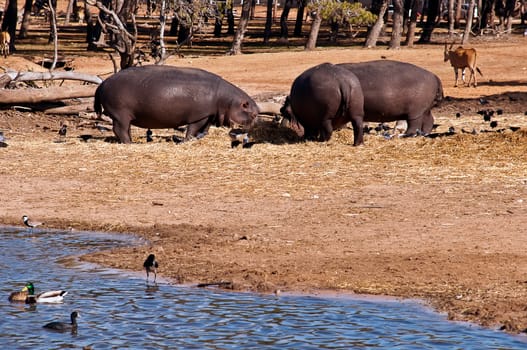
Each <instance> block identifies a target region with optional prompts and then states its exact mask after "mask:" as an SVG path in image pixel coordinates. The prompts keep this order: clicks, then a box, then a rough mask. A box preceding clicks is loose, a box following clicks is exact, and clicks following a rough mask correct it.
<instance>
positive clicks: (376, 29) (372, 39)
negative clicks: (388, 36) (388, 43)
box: [364, 0, 389, 48]
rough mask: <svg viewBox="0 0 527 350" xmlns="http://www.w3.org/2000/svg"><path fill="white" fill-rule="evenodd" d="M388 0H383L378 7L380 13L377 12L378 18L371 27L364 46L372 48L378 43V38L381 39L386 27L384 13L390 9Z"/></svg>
mask: <svg viewBox="0 0 527 350" xmlns="http://www.w3.org/2000/svg"><path fill="white" fill-rule="evenodd" d="M388 1H389V0H382V2H381V3H380V6H379V7H378V13H376V15H377V20H376V21H375V24H374V25H373V27H372V28H371V29H370V32H369V33H368V37H367V38H366V42H365V43H364V46H365V47H367V48H372V47H375V46H376V45H377V40H378V39H379V35H380V34H381V30H382V28H383V27H384V15H385V14H386V10H388Z"/></svg>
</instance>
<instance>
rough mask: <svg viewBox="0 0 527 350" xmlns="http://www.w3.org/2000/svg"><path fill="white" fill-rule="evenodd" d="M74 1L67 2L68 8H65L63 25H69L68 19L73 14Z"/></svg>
mask: <svg viewBox="0 0 527 350" xmlns="http://www.w3.org/2000/svg"><path fill="white" fill-rule="evenodd" d="M75 1H76V0H69V1H68V7H67V8H66V19H65V20H64V25H69V24H70V18H71V14H72V13H73V5H74V4H75Z"/></svg>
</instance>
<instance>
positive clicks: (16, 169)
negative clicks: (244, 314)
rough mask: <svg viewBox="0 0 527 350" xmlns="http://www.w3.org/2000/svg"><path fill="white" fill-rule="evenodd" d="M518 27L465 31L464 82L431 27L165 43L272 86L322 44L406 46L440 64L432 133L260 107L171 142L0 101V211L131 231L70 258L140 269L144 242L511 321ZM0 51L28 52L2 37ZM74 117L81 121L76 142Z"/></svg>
mask: <svg viewBox="0 0 527 350" xmlns="http://www.w3.org/2000/svg"><path fill="white" fill-rule="evenodd" d="M526 44H527V39H525V38H523V37H520V36H518V37H511V38H502V39H501V40H500V41H499V42H490V41H485V40H482V39H480V40H479V41H475V42H474V45H473V46H474V47H476V49H477V50H478V61H479V66H480V68H481V70H482V72H483V75H484V76H483V77H479V78H480V79H479V80H480V85H479V86H478V87H477V88H468V87H459V88H454V87H453V83H454V74H453V72H452V69H451V67H450V66H449V64H447V63H444V62H443V52H442V50H443V47H442V45H441V44H440V43H438V44H437V45H429V46H422V47H421V46H418V47H416V48H414V49H404V48H403V49H401V50H397V51H389V50H386V49H385V48H378V49H373V50H364V49H361V48H358V47H354V48H351V49H349V48H345V49H339V50H326V49H322V50H317V51H315V52H303V51H302V50H301V49H300V48H291V51H290V52H286V53H272V52H271V53H266V54H254V55H242V56H235V57H229V56H215V57H197V56H196V57H184V58H173V59H171V60H170V61H169V64H172V65H178V66H188V67H199V68H204V69H207V70H209V71H212V72H215V73H217V74H220V75H221V76H223V77H224V78H225V79H227V80H229V81H231V82H233V83H234V84H236V85H238V86H239V87H241V88H243V89H244V90H246V91H247V92H248V93H249V94H250V95H252V96H253V97H255V99H257V100H260V101H269V100H270V101H277V102H279V101H281V99H282V98H283V97H284V96H285V95H286V94H287V93H288V90H289V88H290V85H291V83H292V81H293V79H294V78H295V77H296V76H297V75H298V74H300V73H301V72H302V71H304V70H305V69H307V68H309V67H311V66H313V65H315V64H318V63H321V62H325V61H328V62H333V63H338V62H356V61H367V60H373V59H380V58H381V56H383V57H386V58H388V59H394V60H400V61H406V62H411V63H415V64H417V65H419V66H422V67H424V68H426V69H429V70H431V71H432V72H434V73H435V74H437V75H438V76H439V77H440V78H441V80H442V82H443V85H444V90H445V95H446V96H449V98H447V99H446V101H445V102H444V103H443V104H442V105H441V106H440V107H438V108H436V109H434V111H433V113H434V115H435V117H436V122H437V123H438V124H439V126H438V128H437V130H436V131H437V132H438V133H442V132H446V131H447V130H448V128H450V127H454V128H455V129H454V130H455V131H456V133H455V135H453V136H448V137H437V138H421V137H419V138H405V139H398V138H394V139H391V140H386V139H385V138H384V137H382V136H379V135H376V134H375V133H371V134H369V135H366V138H365V145H364V146H361V147H353V146H352V132H351V130H349V129H346V130H341V131H339V132H337V133H335V134H334V137H333V138H332V140H331V141H330V142H328V143H295V142H289V141H290V140H293V139H294V138H293V137H292V136H291V132H290V130H289V129H286V128H283V127H280V126H276V125H274V124H272V123H271V122H270V121H267V122H262V123H261V124H260V125H259V126H258V127H257V130H255V131H253V133H252V135H253V137H254V139H255V140H256V141H257V143H256V144H255V145H254V146H253V147H252V148H248V149H242V148H231V147H230V141H229V138H228V136H227V132H228V130H227V129H217V128H214V129H213V130H212V132H211V134H210V135H208V136H207V137H205V138H204V139H202V140H199V141H192V142H188V143H185V144H179V145H176V144H174V143H172V142H166V141H165V138H167V137H168V138H169V137H170V136H171V135H172V134H173V133H174V132H173V131H171V130H155V131H154V138H155V140H154V142H152V143H146V142H145V138H144V130H141V129H134V139H135V143H134V144H132V145H120V144H116V143H109V142H104V138H105V137H107V136H112V132H104V131H99V130H97V129H96V128H95V127H94V123H95V121H94V120H93V119H91V118H93V115H92V114H90V113H86V114H83V115H82V116H81V117H65V116H56V115H44V114H43V113H38V112H31V111H30V112H28V111H19V110H3V111H0V130H1V131H3V132H4V135H5V137H6V142H7V143H8V145H9V146H8V147H7V148H0V159H1V164H2V166H1V167H0V175H1V179H2V180H1V181H0V192H1V193H2V201H1V202H2V204H1V205H0V208H1V209H0V222H1V223H2V224H7V225H21V223H22V222H21V217H22V215H24V214H27V215H29V216H30V218H32V219H33V220H38V221H43V222H44V227H48V228H51V227H52V228H62V229H72V230H104V231H114V232H123V233H136V234H138V235H141V236H143V237H145V238H146V239H147V240H148V244H146V245H145V246H141V247H131V248H127V249H116V250H112V251H103V252H99V253H96V254H93V255H90V256H84V257H82V259H86V260H88V261H92V262H97V263H101V264H103V265H108V266H112V267H117V268H122V269H130V270H138V271H140V270H141V268H142V262H143V260H144V259H145V257H146V255H147V254H148V253H155V254H156V256H157V258H158V261H159V263H160V273H161V275H162V276H163V277H167V278H171V279H173V280H174V281H175V282H177V283H185V284H195V283H202V282H203V283H204V282H218V281H229V282H232V287H233V288H235V289H238V290H250V291H260V292H273V291H276V290H281V291H290V292H308V293H318V292H321V291H324V290H331V291H339V292H346V293H348V292H349V293H365V294H372V295H390V296H397V297H404V298H422V299H423V300H426V301H427V302H429V303H430V305H432V306H433V307H434V308H435V309H437V310H438V311H441V312H446V313H448V317H449V318H451V319H455V320H469V321H474V322H477V323H479V324H482V325H485V326H489V327H497V328H502V329H504V330H506V331H510V332H524V331H525V330H526V329H527V312H526V305H527V251H526V249H525V248H526V247H527V235H526V234H525V232H526V231H525V228H526V227H527V215H526V214H527V187H526V185H527V162H526V161H527V155H526V154H527V152H526V151H527V131H526V130H527V129H526V128H527V122H526V120H525V119H526V117H525V113H526V112H527V61H526V60H525V57H527V45H526ZM270 51H272V49H271V50H270ZM1 65H2V66H4V67H10V68H14V69H30V70H38V69H40V67H38V66H36V65H34V64H33V63H32V62H31V61H29V60H26V59H25V58H24V57H20V56H17V55H13V56H10V57H8V58H7V59H6V60H3V61H2V64H1ZM73 66H74V68H75V71H78V72H85V73H92V74H105V73H108V72H110V71H111V70H112V64H111V61H110V60H109V58H108V56H107V55H105V54H103V53H101V54H98V55H97V54H96V55H94V56H93V57H90V58H86V57H81V56H79V57H75V59H74V61H73ZM152 102H154V103H155V101H152ZM380 103H382V101H380ZM482 109H492V110H495V111H496V114H495V115H494V117H493V120H495V121H497V122H498V126H497V127H495V128H491V127H490V125H489V123H488V122H485V121H483V119H482V116H481V115H480V114H478V113H477V112H478V111H480V110H482ZM498 110H499V112H498ZM457 113H459V117H457V116H456V114H457ZM498 113H499V114H498ZM62 123H65V124H67V125H68V134H67V136H66V137H65V138H64V139H60V138H59V136H58V135H57V130H58V129H59V128H60V125H61V124H62ZM510 127H513V129H514V130H516V128H514V127H519V128H520V130H518V131H513V130H511V128H510ZM473 131H474V132H473ZM83 134H89V135H92V136H93V138H92V139H90V140H88V142H84V141H82V140H81V139H80V138H79V135H83ZM277 135H278V136H277Z"/></svg>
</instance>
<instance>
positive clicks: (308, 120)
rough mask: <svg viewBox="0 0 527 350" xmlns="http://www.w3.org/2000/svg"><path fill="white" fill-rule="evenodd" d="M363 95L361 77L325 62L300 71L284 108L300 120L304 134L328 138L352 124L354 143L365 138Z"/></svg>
mask: <svg viewBox="0 0 527 350" xmlns="http://www.w3.org/2000/svg"><path fill="white" fill-rule="evenodd" d="M363 104H364V96H363V94H362V89H361V86H360V82H359V79H358V78H357V77H356V76H355V74H353V73H351V72H350V71H348V70H347V69H344V68H342V67H339V66H336V65H333V64H331V63H322V64H319V65H317V66H315V67H312V68H309V69H308V70H306V71H305V72H303V73H302V74H300V75H299V76H298V77H297V78H296V79H295V80H294V82H293V85H292V86H291V92H290V94H289V96H288V97H287V99H286V101H285V103H284V106H283V107H282V109H281V112H282V114H283V115H284V116H285V117H286V118H288V119H290V120H291V121H292V124H293V125H295V124H297V126H298V124H300V125H301V126H302V127H303V129H304V138H306V139H308V140H318V141H328V140H329V139H330V138H331V134H332V133H333V130H337V129H339V128H341V127H343V126H344V125H346V124H347V123H348V122H351V124H352V125H353V136H354V143H353V144H354V145H359V144H361V143H362V142H363V137H362V136H363V130H362V127H363V115H364V106H363Z"/></svg>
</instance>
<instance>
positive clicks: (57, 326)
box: [42, 311, 81, 333]
mask: <svg viewBox="0 0 527 350" xmlns="http://www.w3.org/2000/svg"><path fill="white" fill-rule="evenodd" d="M80 317H81V315H80V313H79V312H78V311H73V312H72V313H71V315H70V318H71V323H66V322H59V321H53V322H50V323H47V324H45V325H44V326H42V327H44V328H47V329H51V330H54V331H57V332H72V333H76V332H77V318H80Z"/></svg>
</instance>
